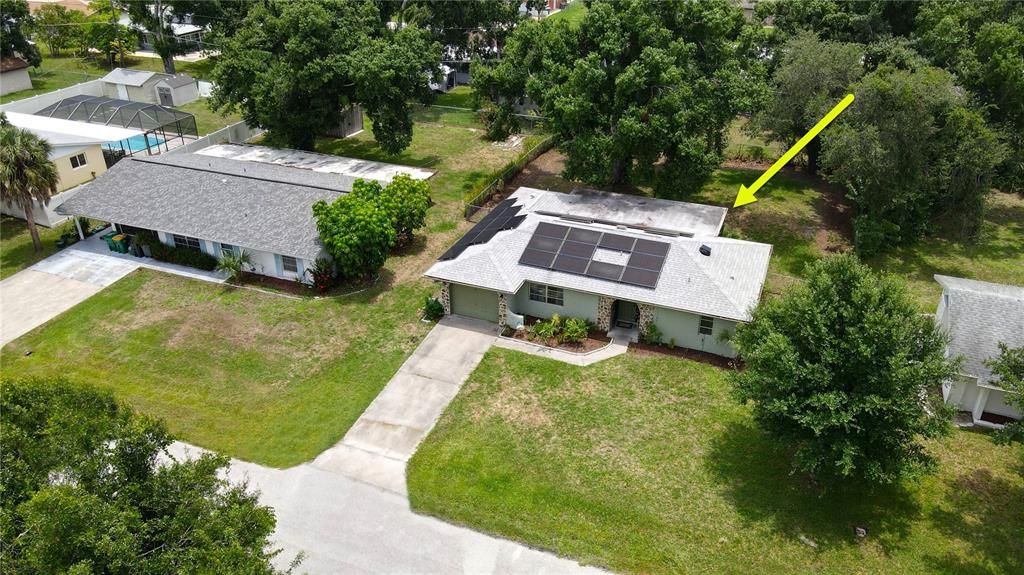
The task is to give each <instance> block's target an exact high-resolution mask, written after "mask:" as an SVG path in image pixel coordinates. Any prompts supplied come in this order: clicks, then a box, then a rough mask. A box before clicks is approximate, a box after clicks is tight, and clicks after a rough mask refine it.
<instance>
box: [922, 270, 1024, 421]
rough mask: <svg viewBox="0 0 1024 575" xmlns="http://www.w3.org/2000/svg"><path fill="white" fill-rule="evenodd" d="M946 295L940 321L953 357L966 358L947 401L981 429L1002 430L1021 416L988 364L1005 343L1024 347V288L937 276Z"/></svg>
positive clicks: (949, 386)
mask: <svg viewBox="0 0 1024 575" xmlns="http://www.w3.org/2000/svg"><path fill="white" fill-rule="evenodd" d="M935 281H937V282H939V284H940V285H941V286H942V297H941V299H940V300H939V308H938V311H937V312H936V313H935V322H936V323H937V324H938V325H939V326H940V327H941V328H942V329H943V330H944V331H945V332H946V334H947V336H948V337H949V345H948V347H947V350H946V354H947V356H949V357H956V356H960V357H962V358H963V364H962V365H961V367H960V375H959V376H958V377H957V378H956V380H954V381H949V382H946V383H945V384H944V385H943V389H942V394H943V397H944V398H945V399H946V403H949V404H951V405H956V406H958V407H960V409H962V410H964V411H968V412H970V413H971V418H972V420H973V421H974V423H975V424H976V425H981V426H986V427H1001V424H1002V423H1005V422H1006V419H1007V418H1010V419H1020V418H1021V413H1020V412H1019V411H1017V410H1016V409H1014V408H1013V407H1011V406H1010V405H1008V404H1007V403H1006V392H1005V391H1003V390H1002V389H1000V388H999V386H998V384H997V383H995V382H994V379H995V378H993V376H992V371H991V370H990V369H989V368H988V367H987V366H986V365H985V361H986V360H989V359H992V358H995V357H997V356H998V355H999V344H1000V343H1004V344H1006V345H1008V346H1010V347H1019V346H1022V345H1024V287H1020V286H1011V285H1003V284H996V283H989V282H982V281H976V280H968V279H963V278H955V277H950V276H943V275H936V276H935Z"/></svg>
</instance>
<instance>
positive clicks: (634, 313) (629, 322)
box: [612, 299, 640, 329]
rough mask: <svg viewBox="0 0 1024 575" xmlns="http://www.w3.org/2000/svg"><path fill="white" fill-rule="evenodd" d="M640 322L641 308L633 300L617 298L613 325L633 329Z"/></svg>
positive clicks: (613, 313) (613, 308)
mask: <svg viewBox="0 0 1024 575" xmlns="http://www.w3.org/2000/svg"><path fill="white" fill-rule="evenodd" d="M639 323H640V308H638V307H637V305H636V304H635V303H633V302H631V301H624V300H621V299H617V300H615V305H614V306H613V307H612V327H622V328H626V329H633V328H635V327H637V325H638V324H639Z"/></svg>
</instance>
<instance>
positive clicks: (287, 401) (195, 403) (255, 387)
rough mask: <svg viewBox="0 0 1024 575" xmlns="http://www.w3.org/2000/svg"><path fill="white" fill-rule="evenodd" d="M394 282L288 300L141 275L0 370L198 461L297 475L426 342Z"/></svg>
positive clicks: (421, 293)
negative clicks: (77, 392) (98, 403)
mask: <svg viewBox="0 0 1024 575" xmlns="http://www.w3.org/2000/svg"><path fill="white" fill-rule="evenodd" d="M400 259H401V258H400ZM391 265H395V266H401V265H402V262H401V261H395V262H392V264H391ZM393 278H394V273H393V272H392V271H390V270H385V272H384V273H383V274H382V278H381V281H380V283H379V284H378V285H377V286H376V287H374V288H372V289H370V290H369V291H366V292H363V293H360V294H357V295H354V296H350V297H345V298H337V299H323V300H308V299H307V300H296V299H291V298H284V297H280V296H275V295H269V294H264V293H260V292H257V291H252V290H246V289H232V288H226V287H223V286H220V285H216V284H210V283H207V282H202V281H196V280H189V279H185V278H182V277H179V276H172V275H167V274H163V273H160V272H154V271H149V270H144V269H143V270H139V271H136V272H134V273H133V274H131V275H129V276H128V277H126V278H125V279H123V280H121V281H119V282H117V283H116V284H114V285H112V286H111V287H109V288H107V289H105V290H103V291H102V292H100V293H99V294H97V295H96V296H93V297H92V298H90V299H88V300H86V301H85V302H83V303H81V304H79V305H78V306H76V307H75V308H73V309H71V310H70V311H68V312H67V313H65V314H63V315H61V316H59V317H58V318H56V319H55V320H53V321H51V322H50V323H48V324H46V325H44V326H42V327H41V328H39V329H36V330H35V331H33V332H30V333H29V334H27V335H25V336H24V337H21V338H19V339H18V340H16V341H14V342H12V343H10V344H8V345H7V346H6V347H4V349H3V351H2V356H0V358H2V361H3V365H4V373H5V375H8V376H36V375H39V376H60V377H67V378H70V379H74V380H76V381H81V382H85V383H90V384H94V385H97V386H99V387H102V388H106V389H110V390H112V391H114V392H115V393H116V394H117V396H118V397H119V398H121V399H123V400H126V401H128V402H129V403H130V404H132V406H134V407H135V408H137V409H139V410H140V411H142V412H143V413H146V414H149V415H153V416H157V417H160V418H162V419H163V420H164V421H165V422H166V423H167V425H168V426H169V428H170V430H171V431H172V432H173V433H174V434H175V435H176V436H177V437H180V438H182V439H184V440H186V441H189V442H192V443H195V444H197V445H200V446H202V447H205V448H208V449H213V450H216V451H219V452H221V453H225V454H227V455H231V456H233V457H238V458H241V459H245V460H248V461H255V462H257V463H262V464H265V465H272V466H277V467H285V466H290V465H295V464H298V463H301V462H303V461H307V460H309V459H312V458H313V457H315V456H316V455H317V454H318V453H320V452H321V451H323V450H324V449H326V448H328V447H329V446H331V445H332V444H333V443H335V442H337V441H338V440H339V439H340V438H341V437H342V436H343V435H344V433H345V431H347V430H348V428H349V427H350V426H351V425H352V423H353V422H354V421H355V420H356V419H357V418H358V417H359V415H360V414H361V413H362V412H363V410H364V409H365V408H366V406H367V405H369V403H370V402H371V401H372V400H373V398H374V397H376V395H377V393H378V392H379V391H380V390H381V389H382V388H383V387H384V384H386V383H387V381H388V380H389V379H390V378H391V376H392V375H393V374H394V373H395V372H396V371H397V370H398V367H399V365H401V363H402V361H404V360H405V358H406V356H407V355H408V354H409V353H411V351H412V350H413V349H414V348H415V347H416V345H417V344H418V343H419V341H420V339H422V337H423V335H424V334H425V333H426V331H427V330H428V329H429V326H428V325H426V324H423V323H421V322H420V321H419V319H418V308H419V307H420V305H422V303H423V298H424V297H425V296H426V294H427V293H429V292H430V291H431V289H432V288H431V286H429V284H427V283H426V282H423V281H412V282H406V283H404V284H401V285H392V283H393ZM28 351H31V352H32V354H31V355H25V354H26V352H28Z"/></svg>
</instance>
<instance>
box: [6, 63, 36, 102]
mask: <svg viewBox="0 0 1024 575" xmlns="http://www.w3.org/2000/svg"><path fill="white" fill-rule="evenodd" d="M31 89H32V77H31V76H29V75H28V68H22V69H20V70H12V71H10V72H4V73H2V74H0V96H6V95H7V94H13V93H15V92H20V91H22V90H31Z"/></svg>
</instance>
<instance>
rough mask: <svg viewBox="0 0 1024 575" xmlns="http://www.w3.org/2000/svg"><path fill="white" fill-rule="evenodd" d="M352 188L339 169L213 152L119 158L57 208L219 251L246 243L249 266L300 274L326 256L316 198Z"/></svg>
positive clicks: (288, 276)
mask: <svg viewBox="0 0 1024 575" xmlns="http://www.w3.org/2000/svg"><path fill="white" fill-rule="evenodd" d="M350 190H351V185H350V182H348V181H347V180H345V179H344V178H341V177H339V176H338V175H337V174H325V173H319V172H314V171H312V170H302V169H298V168H290V167H285V166H276V165H272V164H258V163H251V162H239V161H235V160H230V159H224V158H217V157H213V156H198V155H194V154H168V155H161V156H151V157H145V158H125V159H123V160H121V161H120V162H118V163H117V164H115V165H114V166H113V167H111V168H110V169H109V170H108V171H107V172H106V173H105V174H103V175H102V176H100V177H98V178H96V180H94V181H92V182H90V183H88V184H86V185H84V186H82V188H81V191H79V192H78V193H77V194H76V195H75V196H74V197H72V198H70V199H68V200H67V201H65V202H64V204H63V205H61V206H60V208H59V209H58V212H59V213H62V214H64V215H69V216H85V217H88V218H93V219H97V220H102V221H107V222H111V223H113V224H114V225H115V227H116V229H117V230H119V231H122V232H124V233H129V234H134V233H149V232H151V233H153V234H155V236H156V237H157V238H159V241H161V242H163V243H165V244H167V245H170V246H176V247H179V248H183V249H194V250H198V251H202V252H205V253H208V254H211V255H213V256H215V257H218V258H219V257H222V256H223V255H225V254H228V253H235V254H237V253H240V252H241V251H243V250H244V251H245V252H247V253H249V254H250V256H251V258H252V263H253V269H252V271H253V272H255V273H259V274H263V275H267V276H272V277H277V278H281V279H296V278H303V277H304V271H305V270H306V269H308V268H309V267H310V266H311V265H312V264H313V262H315V261H316V259H317V258H320V257H326V256H327V254H326V252H325V251H324V248H323V245H322V244H321V242H320V237H319V233H318V232H317V229H316V221H315V219H314V217H313V212H312V206H313V204H314V203H316V202H317V201H319V200H324V201H327V202H331V201H333V200H335V199H337V198H339V197H340V196H341V195H343V194H344V193H345V192H347V191H350Z"/></svg>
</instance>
